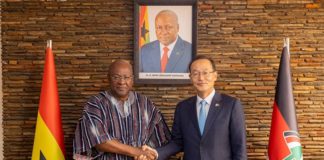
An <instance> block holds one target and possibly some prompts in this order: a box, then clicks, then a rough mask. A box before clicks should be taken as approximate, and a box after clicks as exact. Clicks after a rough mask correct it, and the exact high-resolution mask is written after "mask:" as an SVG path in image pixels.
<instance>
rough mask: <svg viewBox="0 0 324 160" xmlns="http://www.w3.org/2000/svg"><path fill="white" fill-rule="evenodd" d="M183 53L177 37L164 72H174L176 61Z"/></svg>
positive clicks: (179, 39) (180, 41)
mask: <svg viewBox="0 0 324 160" xmlns="http://www.w3.org/2000/svg"><path fill="white" fill-rule="evenodd" d="M183 51H184V49H183V43H182V39H181V38H180V37H178V40H177V42H176V44H175V45H174V47H173V50H172V52H171V55H170V58H169V61H168V64H167V66H166V72H172V71H173V70H174V68H175V67H176V66H177V63H178V61H179V60H180V58H181V57H182V56H183V54H184V53H183Z"/></svg>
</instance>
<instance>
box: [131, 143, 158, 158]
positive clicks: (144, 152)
mask: <svg viewBox="0 0 324 160" xmlns="http://www.w3.org/2000/svg"><path fill="white" fill-rule="evenodd" d="M157 158H158V153H157V151H156V150H155V149H153V148H151V147H149V146H147V145H144V146H142V147H140V148H139V152H138V154H136V156H134V160H156V159H157Z"/></svg>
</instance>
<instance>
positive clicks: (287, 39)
mask: <svg viewBox="0 0 324 160" xmlns="http://www.w3.org/2000/svg"><path fill="white" fill-rule="evenodd" d="M286 47H287V50H288V54H290V42H289V38H288V37H287V38H286Z"/></svg>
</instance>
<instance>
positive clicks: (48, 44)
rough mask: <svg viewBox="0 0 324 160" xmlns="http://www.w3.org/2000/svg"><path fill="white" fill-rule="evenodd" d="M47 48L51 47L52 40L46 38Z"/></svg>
mask: <svg viewBox="0 0 324 160" xmlns="http://www.w3.org/2000/svg"><path fill="white" fill-rule="evenodd" d="M46 47H47V48H52V40H47V46H46Z"/></svg>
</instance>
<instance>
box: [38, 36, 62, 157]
mask: <svg viewBox="0 0 324 160" xmlns="http://www.w3.org/2000/svg"><path fill="white" fill-rule="evenodd" d="M51 43H52V42H51V40H49V41H48V43H47V48H46V59H45V67H44V74H43V82H42V89H41V95H40V101H39V108H38V115H37V123H36V131H35V139H34V147H33V153H32V160H64V159H65V148H64V140H63V131H62V124H61V112H60V105H59V97H58V91H57V84H56V74H55V64H54V56H53V53H52V45H51Z"/></svg>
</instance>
